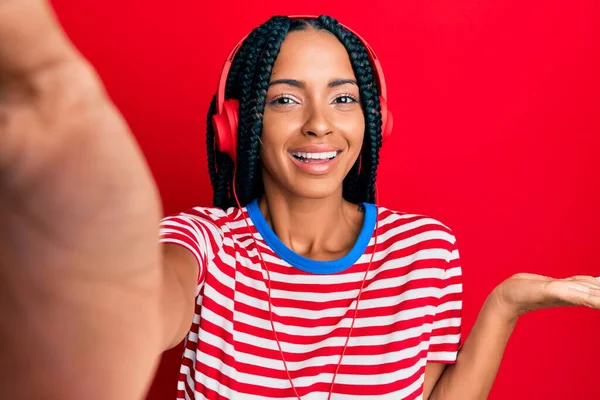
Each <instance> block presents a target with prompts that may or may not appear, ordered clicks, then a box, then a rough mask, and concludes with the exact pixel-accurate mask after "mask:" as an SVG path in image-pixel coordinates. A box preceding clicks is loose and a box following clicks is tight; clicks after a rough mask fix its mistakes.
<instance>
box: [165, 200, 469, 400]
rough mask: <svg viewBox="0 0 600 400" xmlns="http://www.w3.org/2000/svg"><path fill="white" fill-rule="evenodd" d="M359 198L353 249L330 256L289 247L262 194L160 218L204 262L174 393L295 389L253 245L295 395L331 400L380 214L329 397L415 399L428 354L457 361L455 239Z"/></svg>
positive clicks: (211, 395) (213, 395)
mask: <svg viewBox="0 0 600 400" xmlns="http://www.w3.org/2000/svg"><path fill="white" fill-rule="evenodd" d="M364 207H365V216H364V223H363V227H362V230H361V232H360V234H359V236H358V239H357V241H356V243H355V245H354V247H353V248H352V249H351V251H350V252H349V253H347V254H346V255H345V256H344V257H342V258H340V259H337V260H333V261H315V260H310V259H308V258H305V257H302V256H300V255H298V254H297V253H295V252H293V251H292V250H291V249H289V248H288V247H286V245H285V244H284V243H283V242H282V241H281V240H279V238H278V237H277V236H276V234H275V233H274V231H273V230H272V229H271V227H270V226H269V224H268V223H267V221H266V220H265V218H264V216H263V215H262V213H261V211H260V209H259V208H258V203H257V201H253V202H252V203H250V204H249V205H248V206H247V207H245V208H244V211H246V212H241V211H240V209H239V208H231V209H228V210H225V211H224V210H221V209H218V208H202V207H196V208H193V209H190V210H188V211H186V212H183V213H181V214H178V215H175V216H172V217H167V218H165V219H164V220H163V221H162V224H161V242H164V243H174V244H179V245H181V246H184V247H186V248H187V249H188V250H189V251H191V252H192V253H193V254H194V256H195V257H196V259H197V260H198V264H199V274H198V286H197V291H196V295H197V296H196V308H195V315H194V320H193V324H192V326H191V329H190V332H189V334H188V335H187V337H186V340H185V351H184V354H183V357H182V363H181V369H180V376H179V382H178V386H177V389H178V390H177V398H178V399H235V400H259V399H261V400H262V399H289V400H293V399H296V398H297V397H296V395H295V393H294V390H293V389H292V387H291V385H290V382H289V378H288V375H287V373H286V370H285V368H284V364H283V361H282V356H281V353H280V350H279V347H278V345H277V342H276V341H275V336H274V333H273V330H272V326H271V320H270V317H269V306H268V290H267V273H266V271H265V270H264V268H263V266H262V264H261V262H260V259H259V255H258V251H260V254H261V255H262V257H263V260H264V262H265V264H266V266H267V268H268V269H269V271H270V279H271V304H272V312H273V320H274V326H275V332H276V334H277V337H278V338H279V341H280V344H281V347H282V350H283V354H284V357H285V360H286V362H287V367H288V370H289V373H290V375H291V378H292V380H293V382H294V386H295V388H296V390H297V393H298V394H299V395H300V397H301V398H302V399H307V400H322V399H327V395H328V393H329V390H330V388H331V381H332V378H333V374H334V373H335V370H336V367H337V366H338V361H339V357H340V354H341V352H342V348H343V346H344V344H345V342H346V339H347V336H348V331H349V328H350V325H351V322H352V317H353V315H354V310H355V306H356V298H357V295H358V292H359V289H360V286H361V284H362V282H363V278H364V276H365V272H366V269H367V266H368V264H369V260H370V259H371V255H372V253H373V250H374V248H373V247H374V246H373V245H374V243H375V240H374V237H375V225H376V222H378V229H377V235H378V238H377V246H376V250H375V254H374V256H373V260H372V265H371V268H370V270H369V273H368V275H367V278H366V281H365V284H364V289H363V292H362V295H361V299H360V302H359V309H358V312H357V316H356V321H355V324H354V328H353V330H352V336H351V338H350V340H349V342H348V345H347V348H346V351H345V355H344V357H343V361H342V364H341V366H340V367H339V370H338V373H337V377H336V379H335V385H334V387H333V396H332V399H337V400H342V399H365V400H367V399H368V400H377V399H381V400H383V399H386V400H388V399H389V400H392V399H393V400H399V399H421V398H422V396H423V382H424V372H425V365H426V363H427V362H442V363H453V362H455V360H456V355H457V352H458V348H459V345H460V341H461V310H462V274H461V264H460V259H459V253H458V249H457V247H456V240H455V237H454V235H453V234H452V232H451V231H450V229H449V228H448V227H446V226H445V225H444V224H442V223H440V222H439V221H437V220H435V219H432V218H428V217H426V216H422V215H414V214H408V213H400V212H395V211H392V210H389V209H387V208H384V207H375V206H374V205H373V204H364ZM245 219H247V221H245ZM246 222H247V223H248V225H249V226H250V232H252V234H253V235H254V238H255V240H253V239H252V237H251V236H250V233H249V230H248V225H246ZM257 244H258V249H257V247H256V245H257ZM257 250H258V251H257Z"/></svg>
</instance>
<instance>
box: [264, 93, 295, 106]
mask: <svg viewBox="0 0 600 400" xmlns="http://www.w3.org/2000/svg"><path fill="white" fill-rule="evenodd" d="M269 104H271V105H274V106H287V105H291V104H296V101H295V100H294V99H292V98H291V97H289V96H287V95H280V96H277V97H276V98H274V99H273V100H271V101H270V102H269Z"/></svg>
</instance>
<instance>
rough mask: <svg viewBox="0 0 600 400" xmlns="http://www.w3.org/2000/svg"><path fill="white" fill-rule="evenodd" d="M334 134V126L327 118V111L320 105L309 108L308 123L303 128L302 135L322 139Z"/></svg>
mask: <svg viewBox="0 0 600 400" xmlns="http://www.w3.org/2000/svg"><path fill="white" fill-rule="evenodd" d="M332 132H333V126H332V123H331V121H330V120H329V118H328V116H327V110H323V109H322V108H321V107H319V106H318V105H313V106H312V107H308V108H307V116H306V122H305V123H304V126H303V127H302V133H303V134H305V135H307V136H316V137H322V136H325V135H329V134H330V133H332Z"/></svg>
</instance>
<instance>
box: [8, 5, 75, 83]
mask: <svg viewBox="0 0 600 400" xmlns="http://www.w3.org/2000/svg"><path fill="white" fill-rule="evenodd" d="M76 56H77V52H76V51H75V49H74V47H73V46H72V44H71V43H70V41H69V40H68V39H67V37H66V35H65V33H64V31H63V30H62V28H61V27H60V24H59V23H58V21H57V19H56V17H55V15H54V12H53V10H52V9H51V7H50V5H49V4H48V2H47V1H45V0H0V80H6V79H10V78H11V77H12V76H15V75H17V76H20V75H27V74H29V73H34V72H36V71H37V70H39V69H42V68H45V67H47V66H51V65H54V64H56V63H61V62H62V61H63V60H69V59H75V58H76ZM0 83H5V82H0Z"/></svg>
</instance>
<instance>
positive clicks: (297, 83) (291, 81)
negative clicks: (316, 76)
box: [269, 78, 358, 89]
mask: <svg viewBox="0 0 600 400" xmlns="http://www.w3.org/2000/svg"><path fill="white" fill-rule="evenodd" d="M347 84H351V85H356V86H358V84H357V83H356V80H354V79H341V78H337V79H332V80H330V81H329V83H328V84H327V86H328V87H330V88H333V87H337V86H342V85H347ZM275 85H290V86H295V87H297V88H300V89H304V88H305V87H306V84H305V83H304V82H303V81H299V80H297V79H277V80H274V81H271V82H269V87H271V86H275Z"/></svg>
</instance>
